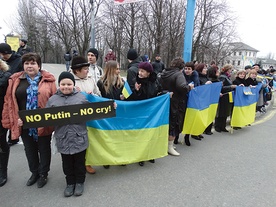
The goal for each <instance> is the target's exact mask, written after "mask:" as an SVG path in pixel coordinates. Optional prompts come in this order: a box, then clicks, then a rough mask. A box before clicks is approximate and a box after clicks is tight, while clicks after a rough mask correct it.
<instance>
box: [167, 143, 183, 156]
mask: <svg viewBox="0 0 276 207" xmlns="http://www.w3.org/2000/svg"><path fill="white" fill-rule="evenodd" d="M168 153H169V154H170V155H173V156H179V155H180V154H179V153H178V152H177V151H175V149H174V148H173V141H169V145H168Z"/></svg>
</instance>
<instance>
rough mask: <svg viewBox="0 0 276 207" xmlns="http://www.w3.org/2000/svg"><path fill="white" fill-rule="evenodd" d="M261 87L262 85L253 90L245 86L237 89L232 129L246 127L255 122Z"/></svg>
mask: <svg viewBox="0 0 276 207" xmlns="http://www.w3.org/2000/svg"><path fill="white" fill-rule="evenodd" d="M261 87H262V84H258V86H256V87H253V88H250V87H243V86H237V87H236V89H235V96H234V108H233V112H232V117H231V122H230V125H231V126H232V127H244V126H246V125H248V124H252V123H253V122H254V121H255V116H256V104H257V101H258V98H259V91H260V89H261ZM249 91H251V92H249Z"/></svg>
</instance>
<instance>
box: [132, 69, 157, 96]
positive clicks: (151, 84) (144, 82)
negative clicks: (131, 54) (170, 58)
mask: <svg viewBox="0 0 276 207" xmlns="http://www.w3.org/2000/svg"><path fill="white" fill-rule="evenodd" d="M133 81H135V82H137V83H138V84H141V87H140V89H139V91H137V90H135V89H134V90H133V93H132V94H131V95H130V96H129V97H128V99H127V100H128V101H134V100H144V99H148V98H153V97H156V96H157V93H158V85H157V82H156V73H154V72H153V73H151V74H150V76H149V78H139V76H138V74H137V75H136V78H135V79H134V80H133Z"/></svg>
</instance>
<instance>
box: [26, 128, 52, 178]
mask: <svg viewBox="0 0 276 207" xmlns="http://www.w3.org/2000/svg"><path fill="white" fill-rule="evenodd" d="M21 138H22V141H23V144H24V148H25V154H26V157H27V160H28V165H29V169H30V171H31V172H32V173H34V174H39V175H44V176H48V172H49V171H50V163H51V144H50V143H51V135H49V136H43V137H38V141H35V140H34V139H33V137H32V136H29V130H28V129H24V130H23V131H22V134H21Z"/></svg>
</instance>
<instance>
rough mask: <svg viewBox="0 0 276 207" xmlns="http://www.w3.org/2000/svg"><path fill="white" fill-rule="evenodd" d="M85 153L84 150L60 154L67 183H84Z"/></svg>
mask: <svg viewBox="0 0 276 207" xmlns="http://www.w3.org/2000/svg"><path fill="white" fill-rule="evenodd" d="M85 154H86V150H84V151H82V152H79V153H76V154H73V155H67V154H61V158H62V168H63V172H64V174H65V176H66V177H65V178H66V183H67V185H73V184H76V183H84V181H85V173H86V170H85Z"/></svg>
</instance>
